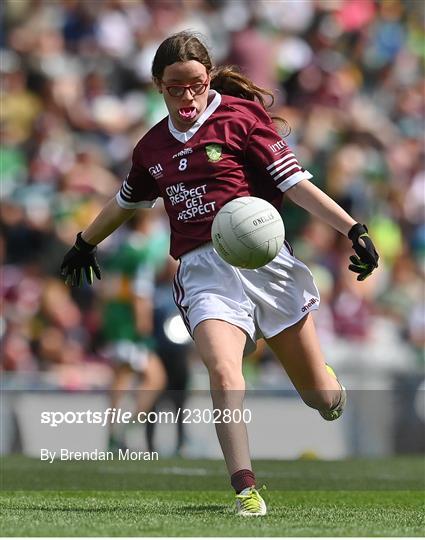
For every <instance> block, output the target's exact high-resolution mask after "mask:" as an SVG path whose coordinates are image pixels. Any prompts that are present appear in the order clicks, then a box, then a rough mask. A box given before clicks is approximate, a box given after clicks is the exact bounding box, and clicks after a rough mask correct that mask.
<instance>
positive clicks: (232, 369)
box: [194, 319, 252, 491]
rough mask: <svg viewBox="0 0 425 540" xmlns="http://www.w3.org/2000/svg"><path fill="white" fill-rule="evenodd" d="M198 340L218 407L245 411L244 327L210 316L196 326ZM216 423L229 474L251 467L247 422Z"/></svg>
mask: <svg viewBox="0 0 425 540" xmlns="http://www.w3.org/2000/svg"><path fill="white" fill-rule="evenodd" d="M194 340H195V343H196V346H197V349H198V351H199V353H200V355H201V358H202V360H203V362H204V364H205V365H206V367H207V369H208V373H209V377H210V389H211V396H212V401H213V407H214V409H219V410H221V411H223V410H224V409H229V410H230V414H232V412H231V411H233V410H237V409H239V410H241V411H242V407H243V399H244V395H245V380H244V378H243V375H242V357H243V350H244V347H245V341H246V335H245V333H244V332H243V330H241V329H240V328H238V327H236V326H234V325H232V324H230V323H228V322H225V321H221V320H217V319H209V320H206V321H203V322H201V323H199V324H198V325H197V326H196V328H195V331H194ZM215 427H216V431H217V436H218V440H219V442H220V445H221V449H222V451H223V454H224V459H225V461H226V465H227V469H228V471H229V474H230V475H234V474H235V473H237V472H238V471H242V470H248V471H251V458H250V455H249V447H248V435H247V429H246V425H245V423H244V422H229V423H224V422H221V423H217V424H215ZM232 483H233V482H232ZM251 485H252V484H251ZM234 487H235V486H234ZM235 489H236V488H235ZM242 489H244V488H243V487H242ZM242 489H241V490H242ZM241 490H239V491H241Z"/></svg>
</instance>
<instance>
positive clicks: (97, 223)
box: [81, 197, 136, 246]
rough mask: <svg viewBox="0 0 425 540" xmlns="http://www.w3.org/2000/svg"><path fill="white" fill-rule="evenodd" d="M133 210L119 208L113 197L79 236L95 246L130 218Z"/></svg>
mask: <svg viewBox="0 0 425 540" xmlns="http://www.w3.org/2000/svg"><path fill="white" fill-rule="evenodd" d="M135 212H136V210H134V209H131V210H128V209H126V208H121V206H119V205H118V203H117V201H116V198H115V197H114V198H113V199H111V200H110V201H109V202H108V203H107V204H106V205H105V206H104V207H103V209H102V210H101V211H100V213H99V214H98V216H97V217H96V218H95V219H94V221H93V222H92V223H91V224H90V225H89V226H88V227H87V229H85V230H84V231H83V232H82V234H81V237H82V239H83V240H84V241H85V242H87V243H88V244H91V245H92V246H96V245H97V244H100V242H102V240H104V239H105V238H107V237H108V236H109V235H110V234H112V233H113V232H114V231H115V229H118V227H120V226H121V225H122V224H123V223H125V222H126V221H127V220H128V219H130V218H131V216H133V215H134V213H135Z"/></svg>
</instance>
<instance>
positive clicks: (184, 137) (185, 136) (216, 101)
mask: <svg viewBox="0 0 425 540" xmlns="http://www.w3.org/2000/svg"><path fill="white" fill-rule="evenodd" d="M209 95H210V96H213V99H212V101H211V103H210V104H209V105H208V107H207V108H206V109H205V111H204V112H203V113H202V114H201V116H200V117H199V118H198V120H196V122H195V123H194V124H193V126H192V127H191V128H190V129H188V130H187V131H179V130H178V129H176V128H175V127H174V126H173V122H172V121H171V118H170V116H169V117H168V129H169V130H170V133H171V135H172V136H173V137H174V138H176V139H177V140H178V141H180V142H182V143H186V142H187V141H188V140H189V139H191V138H192V137H193V136H194V135H195V133H196V132H197V131H198V129H199V128H200V127H201V126H202V124H204V123H205V121H206V120H208V118H209V117H210V116H211V115H212V113H213V112H214V111H215V110H216V109H217V107H218V106H219V105H220V103H221V94H219V93H218V92H216V91H215V90H210V92H209Z"/></svg>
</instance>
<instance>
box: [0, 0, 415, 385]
mask: <svg viewBox="0 0 425 540" xmlns="http://www.w3.org/2000/svg"><path fill="white" fill-rule="evenodd" d="M423 10H424V4H423V2H421V1H419V0H417V1H416V0H382V1H374V0H252V1H250V0H245V1H244V0H88V1H87V0H19V1H16V0H4V2H3V3H2V7H1V17H2V26H3V28H4V29H5V31H4V32H3V33H2V35H1V37H0V47H1V48H0V70H1V78H2V83H1V85H2V105H1V110H0V132H1V186H2V187H1V196H2V201H1V202H2V206H1V225H2V228H1V236H0V252H1V257H2V263H3V271H2V280H1V303H2V306H1V309H2V311H1V319H0V336H1V342H2V364H1V366H2V367H1V369H2V370H4V371H7V372H22V373H26V374H28V373H33V374H38V373H40V372H41V373H42V374H43V375H44V376H45V377H46V380H49V381H51V382H52V384H54V385H59V386H60V387H63V388H92V387H97V386H98V387H104V386H106V385H108V384H110V381H111V377H112V375H111V373H112V371H111V364H110V355H108V354H107V353H105V351H107V350H110V347H109V346H110V343H109V342H110V341H111V340H112V341H113V340H114V339H115V338H113V337H111V333H110V331H108V330H107V329H106V330H105V328H106V327H107V324H108V321H106V322H105V313H110V311H108V310H109V306H110V304H111V302H115V304H114V306H115V309H118V311H117V313H120V311H119V310H120V309H121V308H122V305H123V304H126V306H127V313H128V309H130V311H131V310H133V312H134V313H136V315H137V309H138V308H137V305H138V304H137V302H138V300H140V298H141V299H145V300H147V303H145V304H144V308H143V309H145V308H146V306H148V308H149V309H150V310H151V315H150V316H151V317H152V319H151V320H152V321H153V322H152V325H153V324H154V319H155V318H154V316H153V315H152V313H154V311H155V309H156V303H157V302H158V301H159V300H158V298H159V297H158V293H159V291H160V292H161V295H160V298H161V299H163V297H164V294H163V293H164V291H165V294H166V295H168V296H169V299H170V301H171V302H172V295H171V282H172V275H173V272H174V270H175V264H176V263H174V262H173V261H171V260H170V259H167V255H166V247H165V248H164V250H163V249H162V247H161V248H158V246H157V247H156V248H155V249H154V250H153V251H152V250H151V251H149V249H147V248H146V246H147V244H146V242H147V241H148V240H149V239H150V238H151V237H153V238H154V239H156V241H158V242H160V239H161V238H164V237H166V236H167V220H166V218H165V216H164V212H163V209H162V207H161V204H159V205H158V206H157V207H156V208H155V209H154V210H153V211H151V213H150V214H149V216H148V217H147V218H145V217H144V220H146V219H147V220H148V222H149V223H148V226H147V229H148V232H147V231H146V230H145V227H146V223H145V224H144V225H140V224H138V223H131V224H129V225H128V226H125V227H123V228H122V229H120V230H119V231H117V232H116V233H115V234H114V235H112V236H111V237H110V238H109V239H107V240H106V241H105V242H103V243H102V244H101V246H100V249H99V257H100V260H101V265H103V273H104V278H103V279H102V281H101V282H97V283H96V284H95V285H94V286H93V287H88V286H83V287H82V288H80V289H73V290H71V289H69V288H67V287H66V286H65V285H64V284H63V283H62V281H61V280H60V277H59V267H60V263H61V260H62V257H63V255H64V253H65V251H66V250H67V249H68V248H69V246H70V245H72V244H73V242H74V239H75V235H76V233H77V232H78V231H80V230H82V229H83V228H84V227H85V226H86V225H87V224H88V223H89V221H90V220H91V219H92V218H93V217H94V216H95V215H96V213H97V212H98V211H99V210H100V208H101V207H102V206H103V204H104V203H105V202H106V201H107V200H109V199H110V198H111V197H112V196H114V194H115V193H116V192H117V191H118V189H119V187H120V184H121V182H122V180H123V178H125V176H126V174H127V172H128V170H129V166H130V161H131V153H132V149H133V147H134V145H135V143H136V142H137V141H138V140H139V138H140V137H141V136H143V134H144V133H145V132H146V131H147V130H148V129H149V128H150V127H151V126H152V125H154V124H155V123H156V122H158V121H159V120H160V119H161V118H163V117H164V116H165V115H166V114H167V113H166V109H165V107H164V105H163V103H162V98H161V96H160V95H159V94H158V93H157V92H156V91H155V89H154V88H153V86H152V83H151V77H150V67H151V62H152V58H153V55H154V53H155V50H156V48H157V46H158V45H159V43H160V42H161V41H162V40H163V39H164V38H165V37H167V36H168V35H170V34H171V33H174V32H177V31H180V30H183V29H192V30H196V31H198V32H200V33H201V34H203V35H204V36H205V39H206V42H207V43H208V44H209V46H210V48H211V50H212V53H213V56H214V59H215V62H216V64H223V63H231V64H236V65H239V66H240V67H241V69H242V70H243V71H244V72H245V73H246V74H247V75H248V76H250V77H251V78H252V79H253V80H254V81H255V82H256V83H257V84H258V85H260V86H263V87H266V88H269V89H272V90H273V91H275V94H276V100H275V104H274V106H273V107H274V109H273V111H274V112H276V113H277V114H279V115H280V116H283V117H284V118H285V119H286V120H287V121H288V123H289V125H290V127H291V132H290V134H289V135H288V136H287V142H288V144H289V145H290V146H292V147H293V148H294V149H295V152H296V154H297V156H298V159H299V161H300V162H301V163H302V164H303V166H304V167H305V168H306V169H308V170H309V171H310V172H311V173H312V174H313V175H314V182H315V183H316V184H317V185H318V186H319V187H321V188H323V189H324V190H325V191H326V192H327V193H328V194H329V195H331V196H332V197H334V198H335V199H336V200H337V201H338V202H339V203H340V204H341V205H342V206H343V207H344V208H345V209H347V210H348V211H349V212H350V213H352V215H353V216H354V217H355V218H356V219H357V220H358V221H360V222H362V223H363V222H364V223H367V224H368V227H369V230H370V232H371V235H372V237H373V239H374V241H375V242H376V244H377V247H378V251H379V253H380V256H381V260H380V267H379V270H378V271H377V272H376V274H374V275H373V276H372V277H371V278H370V279H368V280H367V281H365V282H364V283H362V284H359V283H358V282H356V280H355V276H354V275H353V274H352V273H350V272H349V271H348V270H347V266H348V257H349V255H350V254H351V246H350V243H349V241H348V240H347V239H344V238H342V237H341V236H340V235H339V234H337V233H335V232H334V231H332V230H331V229H330V228H329V227H327V226H325V225H324V224H322V223H319V222H317V221H316V220H314V219H313V218H312V217H311V216H309V215H308V214H306V213H305V212H304V211H302V210H300V209H298V208H296V207H294V206H292V205H290V204H289V203H285V205H284V207H283V210H282V213H283V214H282V215H283V218H284V222H285V225H286V230H287V237H288V240H289V241H290V242H291V243H292V244H293V245H294V247H295V253H296V255H297V256H298V258H300V259H301V260H303V261H304V262H306V263H307V264H308V265H309V267H310V268H311V269H312V272H313V274H314V275H315V278H316V280H317V282H318V285H319V289H320V291H321V296H322V305H321V309H320V310H319V312H318V315H317V323H318V328H319V332H320V335H321V338H322V342H323V344H324V347H327V348H328V350H329V356H332V354H335V355H336V354H337V352H338V351H340V353H338V354H340V357H339V359H338V362H340V363H344V362H346V363H349V362H352V363H355V362H356V361H358V359H359V357H360V356H361V355H362V354H363V356H364V358H365V362H370V363H371V364H375V365H380V366H387V365H390V367H391V369H395V370H401V371H408V370H414V369H417V368H418V367H419V368H421V366H422V367H423V352H424V344H425V324H424V321H425V312H424V302H423V300H424V295H423V293H424V262H425V222H424V206H425V196H424V195H425V166H424V141H423V125H424V124H423V121H424V74H423V62H424V56H425V46H424V27H423V20H424V11H423ZM144 220H142V221H144ZM149 241H150V240H149ZM123 245H126V246H129V247H128V253H130V255H128V253H127V252H126V253H127V255H128V258H127V259H126V258H125V257H124V258H123V257H122V253H120V252H119V250H120V249H121V250H122V246H123ZM161 245H166V240H164V242H163V243H162V244H161ZM139 248H140V249H139ZM158 253H161V254H163V256H162V257H160V256H158ZM155 254H156V255H155ZM127 255H126V256H127ZM118 258H119V260H120V261H122V260H124V259H125V260H126V261H130V262H129V263H128V265H127V266H126V265H125V264H124V263H123V264H121V265H114V264H113V263H112V264H108V261H114V260H115V261H117V260H118ZM141 276H142V277H141ZM161 301H162V300H161ZM118 304H119V306H121V307H119V308H117V305H118ZM134 310H136V311H134ZM124 312H125V310H124V311H123V313H124ZM112 320H113V319H112ZM118 320H119V319H118ZM141 320H142V321H144V323H141V326H143V325H144V326H143V328H141V327H140V324H139V323H138V322H137V317H136V319H135V321H134V328H133V329H132V330H131V331H129V330H128V335H127V334H126V332H127V330H123V334H122V335H124V334H125V335H126V336H127V337H128V341H131V340H133V341H134V340H135V339H136V340H137V336H138V333H140V334H143V337H144V338H146V335H147V334H149V333H153V332H154V329H153V326H152V325H151V326H149V324H148V325H147V326H146V320H149V317H148V318H147V316H146V312H145V314H144V317H142V318H141ZM121 322H122V319H121ZM114 324H115V323H112V326H113V325H114ZM116 324H120V323H119V322H117V323H116ZM182 331H183V330H182ZM112 333H113V332H112ZM174 334H175V339H176V341H177V343H178V342H179V339H180V338H179V336H178V335H177V334H178V333H177V334H176V329H174ZM120 336H121V334H120ZM135 336H136V337H135ZM121 337H122V336H121ZM116 339H118V338H116ZM120 339H121V338H120ZM183 341H184V340H183ZM108 347H109V349H108ZM123 350H125V349H123ZM117 354H118V353H117ZM123 354H124V355H125V354H126V353H123ZM194 362H195V364H196V357H195V360H194ZM273 362H274V360H273V358H270V357H269V353H267V352H266V351H264V349H263V348H262V347H261V346H260V347H259V350H258V352H257V354H256V355H254V357H252V358H250V359H249V362H248V363H247V368H246V369H247V373H248V375H249V377H248V378H249V380H250V381H251V384H253V385H255V384H258V385H260V384H266V383H267V373H269V372H270V370H271V371H273V369H274V368H273V365H274V364H273ZM194 370H195V371H196V365H195V366H194ZM269 378H270V377H269Z"/></svg>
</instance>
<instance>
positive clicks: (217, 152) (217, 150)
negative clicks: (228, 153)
mask: <svg viewBox="0 0 425 540" xmlns="http://www.w3.org/2000/svg"><path fill="white" fill-rule="evenodd" d="M221 151H222V150H221V145H220V144H214V143H213V144H207V146H206V147H205V152H206V154H207V157H208V161H212V162H213V163H214V162H216V161H220V159H221Z"/></svg>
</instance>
